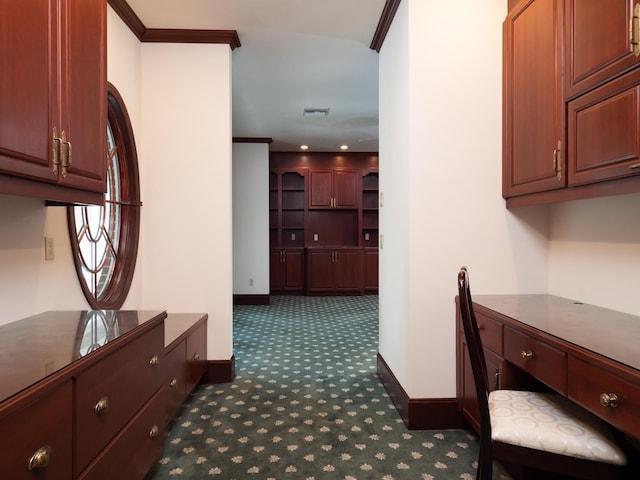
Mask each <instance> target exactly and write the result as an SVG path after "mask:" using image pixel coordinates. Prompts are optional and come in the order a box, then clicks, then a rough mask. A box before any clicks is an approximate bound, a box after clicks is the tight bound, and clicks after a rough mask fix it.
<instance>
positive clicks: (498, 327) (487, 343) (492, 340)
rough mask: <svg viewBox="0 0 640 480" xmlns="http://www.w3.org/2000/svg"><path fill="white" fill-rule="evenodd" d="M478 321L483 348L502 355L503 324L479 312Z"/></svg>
mask: <svg viewBox="0 0 640 480" xmlns="http://www.w3.org/2000/svg"><path fill="white" fill-rule="evenodd" d="M476 321H477V322H478V330H479V331H480V338H481V340H482V346H483V347H485V348H488V349H489V350H492V351H494V352H495V353H497V354H498V355H502V324H501V323H500V322H496V321H495V320H494V319H492V318H490V317H487V316H486V315H483V314H482V313H478V312H476Z"/></svg>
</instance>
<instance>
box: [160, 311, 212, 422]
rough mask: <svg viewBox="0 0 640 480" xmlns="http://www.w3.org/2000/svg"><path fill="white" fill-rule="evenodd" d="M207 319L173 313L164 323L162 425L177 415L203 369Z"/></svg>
mask: <svg viewBox="0 0 640 480" xmlns="http://www.w3.org/2000/svg"><path fill="white" fill-rule="evenodd" d="M207 318H208V317H207V315H206V314H200V313H172V314H170V315H169V316H168V317H167V319H166V320H165V358H164V364H165V370H164V371H165V373H164V383H165V401H166V410H165V412H166V413H165V423H166V424H169V422H171V420H172V419H173V418H174V417H175V416H176V415H177V414H178V412H179V411H180V408H181V406H182V404H183V403H184V401H185V400H186V399H187V397H188V396H189V394H190V393H191V392H192V390H193V389H194V387H195V386H196V385H197V384H198V383H199V382H200V380H201V379H202V376H203V375H204V373H205V369H206V355H207Z"/></svg>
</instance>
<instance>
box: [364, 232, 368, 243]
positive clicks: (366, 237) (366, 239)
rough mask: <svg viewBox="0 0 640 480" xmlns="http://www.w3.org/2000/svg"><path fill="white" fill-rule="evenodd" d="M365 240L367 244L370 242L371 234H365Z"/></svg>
mask: <svg viewBox="0 0 640 480" xmlns="http://www.w3.org/2000/svg"><path fill="white" fill-rule="evenodd" d="M364 239H365V241H367V242H368V241H369V234H368V233H365V234H364Z"/></svg>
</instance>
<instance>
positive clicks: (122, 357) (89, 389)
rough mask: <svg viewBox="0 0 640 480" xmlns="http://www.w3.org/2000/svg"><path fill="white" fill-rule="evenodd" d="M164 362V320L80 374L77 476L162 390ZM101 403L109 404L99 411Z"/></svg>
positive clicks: (77, 379)
mask: <svg viewBox="0 0 640 480" xmlns="http://www.w3.org/2000/svg"><path fill="white" fill-rule="evenodd" d="M161 360H164V325H162V324H160V325H158V326H156V327H155V328H153V329H152V330H150V331H148V332H146V333H145V334H144V335H142V336H140V337H139V338H136V339H135V340H133V341H131V342H129V343H128V344H126V345H124V346H122V347H120V348H119V349H118V350H116V351H114V352H113V353H112V354H111V355H109V356H108V357H105V358H103V359H101V360H100V361H99V362H97V363H96V364H94V365H92V366H90V367H88V368H87V369H86V370H84V371H83V372H81V373H79V374H78V375H77V376H76V377H75V390H74V397H75V406H74V416H75V435H74V440H75V452H76V455H75V457H74V472H75V474H78V473H79V472H81V471H82V470H84V469H85V468H86V466H87V465H88V464H89V462H91V460H93V459H94V458H95V456H96V455H97V454H98V452H100V450H102V449H103V448H104V447H105V446H106V445H107V444H108V443H109V442H110V441H111V440H112V439H113V437H115V435H116V434H117V433H118V432H119V431H120V430H121V429H122V428H123V427H124V426H125V424H127V422H129V420H131V418H133V416H134V415H135V414H136V412H137V411H138V410H140V408H142V406H143V405H144V404H145V403H146V402H147V401H148V400H149V398H151V396H152V395H153V394H154V393H155V392H156V391H157V390H158V388H160V386H161V384H162V382H163V376H162V373H163V372H162V369H161V364H160V363H161ZM99 404H102V405H103V406H105V407H106V408H104V409H103V411H99V412H97V409H98V406H99ZM107 404H108V406H107Z"/></svg>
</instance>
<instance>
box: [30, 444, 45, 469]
mask: <svg viewBox="0 0 640 480" xmlns="http://www.w3.org/2000/svg"><path fill="white" fill-rule="evenodd" d="M50 460H51V447H50V446H48V445H45V446H44V447H40V448H39V449H38V450H36V453H34V454H33V455H32V456H31V458H30V459H29V464H28V465H27V470H29V471H31V470H37V469H39V468H45V467H46V466H47V465H49V461H50Z"/></svg>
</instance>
